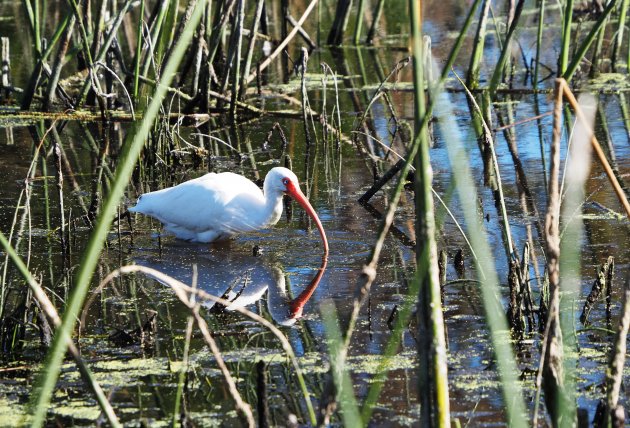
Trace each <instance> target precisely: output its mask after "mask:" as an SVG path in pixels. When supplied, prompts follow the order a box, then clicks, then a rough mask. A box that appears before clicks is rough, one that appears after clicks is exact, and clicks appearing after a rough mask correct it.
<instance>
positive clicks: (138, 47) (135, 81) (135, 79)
mask: <svg viewBox="0 0 630 428" xmlns="http://www.w3.org/2000/svg"><path fill="white" fill-rule="evenodd" d="M144 2H145V0H140V14H139V16H138V29H137V31H138V34H137V38H136V43H137V44H136V58H135V61H134V66H133V101H134V103H136V105H137V104H138V82H139V78H140V60H141V57H142V28H143V26H144V25H143V24H144Z"/></svg>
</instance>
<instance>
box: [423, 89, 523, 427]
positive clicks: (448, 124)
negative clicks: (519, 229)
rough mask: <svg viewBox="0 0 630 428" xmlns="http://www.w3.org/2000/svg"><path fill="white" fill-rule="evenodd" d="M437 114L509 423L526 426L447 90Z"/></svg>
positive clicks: (491, 267)
mask: <svg viewBox="0 0 630 428" xmlns="http://www.w3.org/2000/svg"><path fill="white" fill-rule="evenodd" d="M437 98H438V99H437V100H436V106H435V109H434V111H435V113H434V114H435V115H436V116H437V117H438V118H439V119H440V120H439V122H438V123H439V125H440V130H441V132H442V135H443V137H444V141H445V142H446V148H447V152H448V157H449V161H450V163H451V169H452V171H453V174H454V176H455V181H456V182H457V192H458V195H459V200H460V203H461V205H462V212H463V213H464V218H465V220H466V225H467V229H468V236H469V238H470V241H471V244H472V246H473V248H475V253H476V254H477V255H478V259H477V262H476V268H477V272H478V275H479V276H480V279H482V281H481V292H482V296H483V302H484V310H485V313H486V321H487V323H488V327H489V329H490V336H491V340H492V345H493V348H494V353H495V356H496V360H497V365H498V369H499V375H500V379H501V387H502V390H503V400H504V404H505V409H506V413H507V415H506V416H507V423H508V424H509V425H510V426H513V427H525V426H527V423H526V412H525V404H524V401H523V393H522V388H521V384H520V382H519V380H518V371H517V366H516V362H515V359H514V353H513V351H512V347H511V344H510V333H509V330H508V323H507V320H506V317H505V311H504V309H503V308H502V306H501V303H500V300H499V299H500V296H501V292H500V288H499V278H498V277H497V273H496V269H495V265H494V260H493V259H492V257H491V254H492V250H491V249H490V246H489V244H488V240H487V237H486V236H487V235H486V232H485V228H484V225H483V222H482V221H481V219H480V218H479V217H478V214H477V207H476V201H477V189H476V188H475V186H474V184H473V183H474V182H475V180H474V178H473V176H472V172H471V170H470V167H469V165H470V163H469V162H468V159H467V155H466V152H465V149H464V147H465V146H464V144H463V139H462V137H461V136H460V134H459V132H458V125H457V123H456V121H455V117H456V115H455V114H454V111H455V109H454V108H453V106H452V105H451V103H450V101H449V100H448V98H447V94H441V95H439V96H437Z"/></svg>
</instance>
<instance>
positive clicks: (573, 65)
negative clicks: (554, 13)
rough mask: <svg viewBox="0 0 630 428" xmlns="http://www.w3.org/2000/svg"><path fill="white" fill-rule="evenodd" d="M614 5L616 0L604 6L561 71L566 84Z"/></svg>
mask: <svg viewBox="0 0 630 428" xmlns="http://www.w3.org/2000/svg"><path fill="white" fill-rule="evenodd" d="M569 1H570V0H569ZM616 4H617V0H610V3H608V5H607V6H606V9H604V11H603V12H602V14H601V15H600V16H599V18H598V19H597V22H596V23H595V25H593V28H591V31H590V32H589V33H588V35H587V36H586V38H585V39H584V41H583V42H582V44H581V45H580V47H579V48H578V50H577V52H576V53H575V56H574V57H573V60H572V61H571V64H569V65H568V66H567V68H566V71H563V73H562V77H564V79H565V80H566V81H567V82H570V81H571V78H572V77H573V74H575V71H576V70H577V68H578V67H579V65H580V63H581V62H582V60H583V59H584V57H585V56H586V52H587V51H588V49H589V48H590V47H591V44H592V43H593V41H594V40H595V38H596V37H597V34H598V33H599V31H600V30H601V29H602V27H603V26H604V24H605V23H606V22H607V21H608V16H609V15H610V13H611V12H612V11H613V9H614V8H615V5H616Z"/></svg>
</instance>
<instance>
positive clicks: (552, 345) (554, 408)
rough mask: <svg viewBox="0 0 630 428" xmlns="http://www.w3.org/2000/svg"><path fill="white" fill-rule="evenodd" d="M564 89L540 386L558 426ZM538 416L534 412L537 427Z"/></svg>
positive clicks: (548, 236)
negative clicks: (560, 181) (561, 165)
mask: <svg viewBox="0 0 630 428" xmlns="http://www.w3.org/2000/svg"><path fill="white" fill-rule="evenodd" d="M562 89H563V87H562V83H561V81H560V80H559V79H558V80H556V88H555V100H554V116H553V119H554V121H553V123H554V126H553V140H552V144H551V169H550V172H549V190H548V195H549V196H548V200H547V214H546V218H545V244H546V253H547V266H548V267H547V270H548V276H549V295H550V297H549V308H548V310H549V315H548V318H547V320H546V328H545V335H544V339H543V344H542V347H543V350H542V352H543V355H542V358H541V363H540V365H541V367H540V368H539V370H538V378H537V385H542V388H543V389H544V392H545V403H546V405H547V410H548V412H549V414H550V416H551V420H552V421H553V422H554V423H556V422H557V419H558V418H557V415H558V413H559V409H560V407H561V405H562V398H563V396H564V391H563V385H564V382H563V380H564V372H563V366H562V359H563V352H562V332H561V330H560V188H559V185H558V179H559V176H560V139H561V138H562ZM536 403H538V401H536ZM536 406H537V405H536ZM536 413H537V412H535V413H534V426H536V419H537V414H536Z"/></svg>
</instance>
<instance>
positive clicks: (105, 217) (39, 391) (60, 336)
mask: <svg viewBox="0 0 630 428" xmlns="http://www.w3.org/2000/svg"><path fill="white" fill-rule="evenodd" d="M205 3H206V1H205V0H200V1H199V3H198V4H197V7H196V8H195V10H194V12H193V15H192V18H191V20H190V23H189V26H188V27H187V28H186V29H185V31H184V32H183V34H182V37H181V39H180V40H179V41H178V42H177V45H176V47H175V49H174V51H173V55H172V57H171V58H170V59H169V61H168V63H167V64H166V67H165V69H164V73H163V75H162V79H161V82H160V84H159V85H158V86H157V88H156V90H155V93H154V96H153V98H152V100H151V103H150V104H149V106H148V108H147V110H146V112H145V114H144V117H143V119H142V122H140V124H139V125H138V127H137V128H136V130H135V132H134V133H133V136H132V137H131V138H130V140H129V141H128V142H127V143H126V144H125V147H124V152H123V155H122V156H121V158H120V161H119V164H118V167H117V169H116V174H115V178H114V181H113V183H112V186H111V189H110V193H109V195H108V196H107V199H106V200H105V202H104V203H103V207H102V210H101V213H100V216H99V218H98V221H97V223H96V227H95V228H94V230H93V232H92V234H91V236H90V240H89V243H88V245H87V247H86V249H85V251H84V253H83V258H82V261H81V265H80V267H79V270H78V272H77V276H76V280H75V283H74V288H73V290H72V293H71V295H70V298H69V300H68V302H67V307H66V310H65V312H64V314H63V322H62V325H61V327H60V328H59V329H58V330H57V332H56V334H55V338H54V340H53V344H52V346H51V348H50V350H49V352H48V355H47V357H46V363H45V364H44V368H43V369H42V370H41V371H40V372H39V373H38V376H37V381H36V385H37V386H36V387H35V388H34V390H33V395H32V397H31V402H30V405H31V411H32V413H33V420H32V425H33V426H35V427H40V426H42V425H43V424H44V421H45V417H46V412H47V410H48V407H49V403H50V400H51V397H52V392H53V390H54V388H55V385H56V383H57V379H58V377H59V370H60V368H61V363H62V361H63V357H64V355H65V351H66V344H67V341H68V340H69V339H70V337H71V333H72V331H73V330H74V326H75V324H76V319H77V316H78V314H79V311H80V310H81V307H82V305H83V301H84V300H85V296H86V294H87V291H88V288H89V286H90V282H91V279H92V275H93V273H94V269H95V268H96V265H97V263H98V260H99V255H100V253H101V250H102V248H103V245H104V244H105V240H106V238H107V234H108V232H109V228H110V226H111V223H112V221H113V219H114V216H115V215H116V208H117V206H118V204H119V202H120V200H121V198H122V196H123V194H124V191H125V188H126V187H127V184H128V183H129V179H130V177H131V173H132V172H133V169H134V167H135V164H136V161H137V159H138V157H139V156H140V152H141V151H142V148H143V146H144V142H145V140H146V137H147V135H148V134H149V131H150V130H151V129H152V127H153V121H154V119H155V118H156V116H157V114H158V112H159V110H160V108H161V105H162V100H163V99H164V97H165V95H166V92H167V87H168V86H169V85H170V83H171V81H172V80H173V77H174V75H175V72H176V70H177V67H178V66H179V63H180V62H181V59H182V58H183V56H184V53H185V51H186V49H187V47H188V45H189V44H190V41H191V40H192V36H193V33H194V30H195V28H196V27H197V25H198V23H199V21H200V19H201V15H202V13H203V11H204V8H205Z"/></svg>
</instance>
